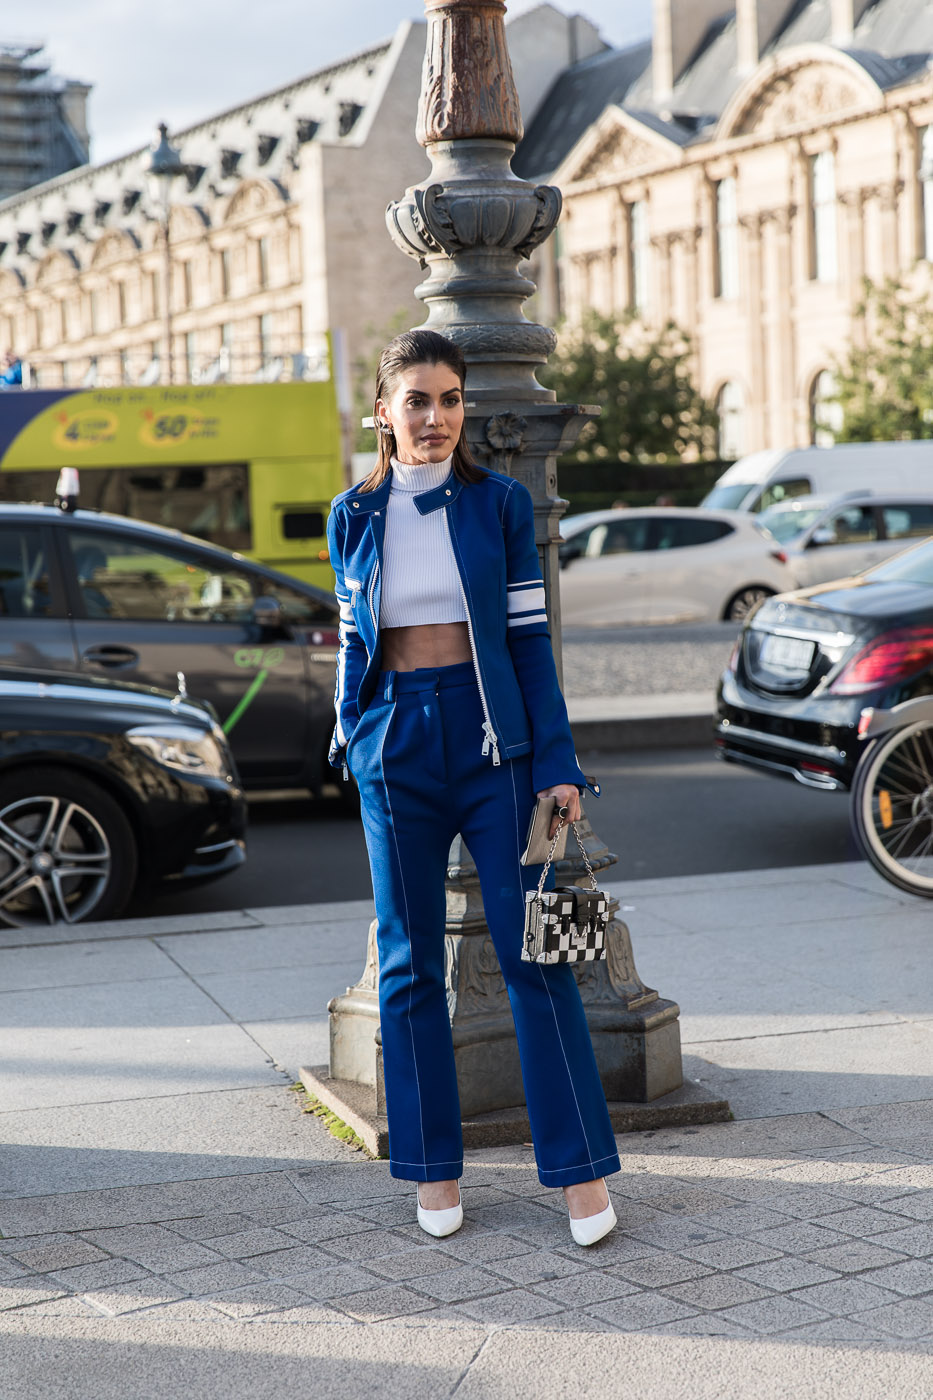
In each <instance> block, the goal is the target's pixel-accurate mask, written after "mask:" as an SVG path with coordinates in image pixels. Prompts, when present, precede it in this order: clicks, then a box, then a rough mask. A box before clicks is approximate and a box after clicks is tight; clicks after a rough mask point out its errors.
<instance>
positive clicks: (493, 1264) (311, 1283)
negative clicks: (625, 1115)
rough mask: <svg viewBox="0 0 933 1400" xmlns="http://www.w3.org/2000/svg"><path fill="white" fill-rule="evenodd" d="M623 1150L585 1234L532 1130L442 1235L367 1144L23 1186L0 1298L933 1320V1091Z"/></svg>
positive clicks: (73, 1306) (810, 1325)
mask: <svg viewBox="0 0 933 1400" xmlns="http://www.w3.org/2000/svg"><path fill="white" fill-rule="evenodd" d="M295 1111H296V1112H297V1107H296V1110H295ZM306 1122H307V1123H308V1127H309V1132H311V1133H312V1134H313V1133H316V1132H320V1131H322V1129H321V1128H320V1126H319V1125H318V1124H317V1123H316V1122H313V1123H312V1122H311V1121H310V1120H306ZM310 1145H311V1144H309V1146H310ZM620 1149H621V1152H622V1160H623V1171H622V1173H621V1174H620V1175H618V1176H616V1177H614V1178H613V1179H612V1182H611V1186H612V1194H613V1199H614V1202H615V1206H616V1211H617V1213H618V1216H619V1228H618V1229H617V1230H616V1231H615V1232H614V1233H613V1234H612V1235H611V1236H610V1237H609V1238H608V1239H607V1240H606V1241H605V1242H603V1243H601V1244H599V1245H597V1246H594V1247H593V1248H591V1249H588V1250H582V1249H580V1248H579V1247H578V1246H576V1245H574V1243H573V1242H572V1240H571V1238H570V1235H569V1231H568V1228H567V1224H566V1218H565V1214H564V1211H563V1208H562V1204H561V1199H560V1197H559V1196H558V1194H557V1193H555V1192H553V1191H549V1190H546V1189H545V1188H543V1187H541V1186H540V1185H539V1184H538V1182H537V1177H536V1175H535V1173H534V1170H533V1167H532V1164H531V1160H530V1157H531V1154H530V1151H529V1150H527V1149H522V1148H518V1149H507V1148H502V1149H496V1150H487V1151H482V1152H477V1153H473V1154H471V1155H470V1158H469V1161H468V1165H467V1169H466V1174H465V1177H464V1182H463V1200H464V1209H465V1212H466V1223H465V1225H464V1227H463V1229H462V1230H461V1231H460V1232H459V1233H458V1234H457V1235H455V1236H452V1237H450V1238H448V1239H446V1240H442V1241H432V1240H431V1239H430V1238H429V1237H428V1236H426V1235H425V1234H424V1233H423V1232H422V1231H421V1230H420V1229H419V1228H418V1226H417V1224H416V1223H415V1222H414V1220H413V1213H414V1210H413V1192H412V1190H411V1189H410V1188H409V1187H408V1186H407V1184H406V1183H402V1182H397V1181H393V1180H392V1179H391V1178H390V1176H389V1174H388V1171H387V1168H386V1166H385V1164H384V1163H377V1162H370V1161H364V1160H363V1159H362V1158H361V1157H357V1159H356V1160H349V1158H350V1153H349V1150H348V1151H347V1157H348V1160H347V1161H346V1162H345V1163H344V1164H339V1163H322V1164H321V1165H319V1166H312V1167H309V1168H307V1169H300V1170H294V1171H284V1172H270V1173H258V1174H251V1175H245V1176H240V1177H225V1178H220V1179H215V1180H201V1181H197V1182H175V1183H169V1184H165V1185H155V1186H145V1187H132V1188H116V1189H113V1190H109V1191H96V1192H77V1193H66V1194H63V1195H55V1196H50V1197H49V1196H47V1197H37V1198H26V1199H23V1200H21V1201H19V1202H16V1203H8V1204H7V1205H6V1206H5V1207H4V1220H5V1228H6V1236H5V1238H3V1239H2V1240H0V1308H3V1309H8V1310H15V1311H17V1312H18V1313H19V1314H20V1315H26V1314H28V1315H32V1316H37V1315H38V1316H44V1317H49V1316H51V1317H61V1318H64V1317H71V1318H74V1317H78V1316H83V1317H119V1316H123V1315H126V1314H129V1313H133V1314H136V1315H137V1316H141V1317H144V1318H146V1319H152V1318H158V1317H160V1316H162V1317H171V1318H173V1319H176V1320H178V1319H186V1320H192V1321H198V1322H202V1323H209V1322H220V1321H221V1320H223V1319H225V1318H226V1319H230V1318H233V1319H236V1320H238V1321H249V1320H251V1319H262V1320H263V1321H266V1322H268V1321H272V1320H274V1321H276V1322H279V1323H334V1324H337V1323H339V1324H356V1325H360V1324H365V1323H372V1322H378V1321H386V1320H389V1319H398V1320H400V1321H404V1322H405V1323H408V1324H412V1323H415V1322H417V1323H418V1324H419V1325H422V1326H430V1325H432V1324H444V1325H445V1326H450V1325H452V1324H453V1325H461V1326H471V1327H472V1326H476V1325H477V1324H480V1325H481V1326H482V1327H483V1328H486V1329H497V1328H502V1327H510V1328H514V1327H529V1326H530V1327H533V1328H536V1329H544V1330H552V1329H567V1328H570V1329H573V1330H575V1331H583V1332H587V1333H602V1332H607V1331H610V1332H638V1333H646V1332H648V1333H658V1334H661V1335H673V1336H689V1335H697V1334H699V1335H704V1336H722V1337H737V1338H754V1337H769V1338H772V1339H774V1338H782V1339H795V1340H808V1341H814V1340H819V1341H840V1342H846V1341H858V1342H860V1343H865V1342H868V1341H871V1342H874V1343H877V1344H879V1345H881V1346H891V1345H892V1344H896V1343H933V1102H927V1103H923V1104H919V1103H915V1104H906V1105H897V1106H893V1107H890V1108H889V1107H873V1108H870V1109H856V1110H850V1111H848V1112H840V1113H836V1114H833V1115H827V1114H821V1113H810V1114H799V1115H791V1116H788V1117H778V1118H763V1119H756V1120H753V1121H750V1122H736V1123H731V1124H720V1125H710V1126H708V1127H697V1128H681V1129H672V1130H666V1131H658V1132H655V1133H646V1134H638V1135H634V1136H631V1137H623V1138H621V1139H620ZM309 1155H313V1154H309Z"/></svg>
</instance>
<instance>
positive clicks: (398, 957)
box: [327, 330, 620, 1244]
mask: <svg viewBox="0 0 933 1400" xmlns="http://www.w3.org/2000/svg"><path fill="white" fill-rule="evenodd" d="M465 379H466V366H465V364H464V361H463V356H462V354H461V352H460V350H459V349H458V347H457V346H456V345H454V344H453V343H452V342H451V341H448V340H445V339H444V338H443V337H442V336H439V335H437V334H435V333H434V332H432V331H425V330H417V331H410V332H408V333H407V334H405V335H400V336H398V337H397V338H396V339H395V340H393V341H392V342H391V344H389V345H388V346H386V349H385V350H384V351H383V354H382V358H381V360H380V364H379V371H378V375H377V381H376V403H375V420H376V424H377V427H378V432H379V457H378V463H377V465H376V467H375V469H374V471H373V472H372V473H371V474H370V476H368V477H367V478H366V480H365V481H364V482H362V483H361V484H360V485H359V486H356V487H354V488H353V489H352V490H350V491H345V492H344V493H343V494H342V495H340V496H338V497H337V499H336V500H335V501H334V503H333V508H332V510H331V515H330V519H329V521H328V527H327V528H328V542H329V545H330V559H331V563H332V565H333V568H334V572H335V574H336V576H337V588H336V591H337V598H338V601H339V603H340V615H341V643H340V652H339V656H338V662H337V691H336V701H335V705H336V711H337V724H336V729H335V731H334V739H333V743H332V746H331V754H330V761H331V763H332V764H333V765H334V766H335V767H343V768H344V777H346V776H347V774H346V768H347V766H349V768H350V769H351V770H352V773H353V776H354V778H355V779H356V782H357V785H358V786H359V790H360V798H361V804H362V814H363V825H364V828H365V832H366V842H367V846H368V849H369V859H370V865H371V868H372V876H373V888H374V892H375V900H376V915H377V920H378V933H377V939H378V947H379V1006H380V1017H381V1027H382V1050H383V1065H384V1071H385V1088H386V1109H387V1113H388V1119H389V1156H390V1170H391V1172H392V1175H393V1176H396V1177H401V1178H403V1179H406V1180H409V1181H416V1182H419V1183H421V1185H420V1186H419V1188H418V1221H419V1223H420V1224H421V1226H422V1227H423V1228H424V1229H425V1230H427V1231H428V1233H429V1234H432V1235H437V1236H442V1235H447V1234H451V1233H452V1232H453V1231H454V1230H456V1229H459V1227H460V1224H461V1223H462V1220H463V1211H462V1207H461V1204H460V1192H459V1185H458V1178H459V1177H460V1175H461V1173H462V1170H463V1146H462V1141H461V1132H460V1108H459V1102H458V1097H457V1078H456V1072H455V1068H454V1054H453V1046H452V1040H451V1033H450V1022H449V1018H448V1011H447V1000H446V995H445V988H444V927H445V890H444V880H445V876H446V871H447V856H448V851H449V848H450V843H451V840H452V839H453V837H454V836H455V835H456V834H457V833H458V832H461V833H462V834H463V836H464V838H465V840H466V842H467V844H468V846H469V848H470V854H471V855H472V857H473V859H474V860H475V862H476V867H477V870H478V872H479V877H480V884H481V887H482V892H483V902H484V905H485V911H486V919H487V923H488V925H489V931H490V934H491V935H492V939H493V943H494V945H495V948H496V953H497V955H498V958H499V963H500V965H501V968H502V973H503V976H504V978H505V982H506V986H507V988H508V992H509V998H510V1000H511V1004H512V1014H513V1016H514V1019H515V1028H516V1034H517V1037H518V1044H519V1050H520V1053H521V1058H522V1074H523V1078H524V1083H525V1097H526V1101H527V1104H528V1112H529V1116H530V1119H531V1127H532V1137H533V1139H534V1145H535V1152H536V1157H537V1164H538V1173H539V1176H540V1178H541V1181H542V1182H543V1183H544V1184H545V1185H547V1186H555V1187H556V1186H560V1187H563V1190H564V1194H565V1196H566V1199H567V1203H568V1206H569V1212H570V1227H571V1232H572V1233H573V1236H574V1238H575V1239H576V1240H577V1241H578V1243H580V1244H593V1243H595V1241H596V1240H598V1239H601V1238H602V1236H603V1235H605V1234H606V1233H608V1231H609V1230H611V1229H612V1227H613V1225H614V1224H615V1214H614V1212H613V1209H612V1205H611V1203H610V1201H609V1193H608V1191H607V1189H606V1185H605V1181H604V1180H603V1178H604V1177H605V1176H606V1175H607V1174H608V1173H610V1172H615V1171H619V1170H620V1166H619V1158H618V1155H617V1153H616V1148H615V1139H614V1137H613V1133H612V1127H611V1125H610V1122H609V1114H608V1111H607V1109H606V1102H605V1099H604V1097H603V1093H602V1087H601V1085H600V1082H599V1075H598V1073H597V1069H596V1063H595V1059H594V1056H593V1049H592V1045H591V1043H590V1038H589V1032H588V1029H587V1025H586V1019H585V1016H584V1013H583V1007H582V1004H581V1001H580V996H579V992H578V990H577V985H576V981H575V979H574V976H573V973H572V971H571V969H570V967H569V965H568V964H566V963H564V964H556V965H550V966H542V965H540V964H538V963H528V962H523V961H522V959H521V948H522V930H523V927H524V903H525V890H526V889H529V888H531V887H532V886H534V885H536V884H537V881H538V877H539V875H540V867H537V868H533V867H532V868H527V867H522V866H521V865H520V863H519V858H520V855H521V852H522V850H523V848H524V844H525V843H524V836H525V834H526V832H527V829H528V823H529V819H530V815H531V811H532V808H533V806H534V802H535V797H536V794H537V796H539V797H540V796H545V795H553V796H554V797H555V798H556V799H557V803H558V805H560V806H564V807H566V809H567V815H568V817H569V819H570V820H571V821H573V820H575V819H576V818H577V817H579V816H580V812H581V808H580V792H581V790H582V789H583V788H584V787H585V786H586V779H585V777H584V776H583V773H582V772H581V771H580V767H579V765H578V763H577V760H576V756H575V754H574V749H573V740H572V738H571V735H570V728H569V725H568V721H567V710H566V706H565V705H564V700H563V697H562V695H561V693H560V689H559V687H558V684H557V674H556V670H555V667H554V657H553V653H552V651H551V643H550V637H549V634H548V630H547V617H546V614H545V611H544V587H543V584H542V582H541V575H540V571H539V565H538V552H537V548H536V545H535V537H534V517H533V510H532V502H531V497H530V495H529V493H528V491H527V490H526V489H525V487H524V486H521V485H520V484H519V483H518V482H517V481H514V480H513V479H512V478H511V477H507V476H501V475H499V474H498V473H496V472H487V471H484V470H483V469H481V468H480V467H478V466H476V465H475V463H474V462H473V461H472V458H471V456H470V452H469V449H468V447H467V445H466V442H465V440H464V437H463V423H464V403H463V395H464V383H465ZM555 820H556V819H555Z"/></svg>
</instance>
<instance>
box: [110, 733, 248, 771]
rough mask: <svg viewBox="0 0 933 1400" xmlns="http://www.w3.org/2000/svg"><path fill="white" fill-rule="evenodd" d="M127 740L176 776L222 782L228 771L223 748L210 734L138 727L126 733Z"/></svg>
mask: <svg viewBox="0 0 933 1400" xmlns="http://www.w3.org/2000/svg"><path fill="white" fill-rule="evenodd" d="M126 737H127V739H128V740H129V741H130V743H131V744H132V745H133V746H134V748H137V749H142V751H143V753H146V754H148V755H149V757H150V758H152V759H154V760H155V762H156V763H161V764H162V765H163V767H165V768H174V769H175V771H176V772H180V773H191V774H196V775H197V776H199V777H209V778H225V777H227V775H228V773H229V771H230V768H229V764H228V762H227V759H226V756H225V754H224V751H223V748H222V747H221V745H220V744H218V742H217V740H216V739H215V738H214V735H213V734H207V733H205V732H204V730H203V729H195V728H194V727H193V726H192V725H187V724H141V725H138V726H137V727H136V728H135V729H129V730H127V733H126Z"/></svg>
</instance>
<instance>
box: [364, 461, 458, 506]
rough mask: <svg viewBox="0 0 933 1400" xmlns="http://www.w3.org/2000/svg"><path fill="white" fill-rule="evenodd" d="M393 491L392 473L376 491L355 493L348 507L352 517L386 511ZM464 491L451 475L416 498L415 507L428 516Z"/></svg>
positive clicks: (447, 504) (448, 503)
mask: <svg viewBox="0 0 933 1400" xmlns="http://www.w3.org/2000/svg"><path fill="white" fill-rule="evenodd" d="M391 490H392V476H391V473H390V474H389V476H387V477H386V479H385V481H384V482H383V483H382V485H381V486H377V487H376V490H375V491H363V492H359V491H354V492H351V493H350V495H349V497H348V498H347V507H348V509H349V512H350V514H351V515H372V514H373V513H374V511H377V510H385V508H386V506H387V505H388V504H389V495H390V493H391ZM462 490H463V482H462V481H461V480H460V478H459V477H457V476H454V474H453V472H451V473H450V476H448V478H447V480H446V481H442V482H441V484H440V486H435V487H434V488H433V489H432V490H431V491H422V492H420V494H419V495H417V496H416V497H415V505H416V506H417V508H418V510H419V511H420V512H421V514H422V515H428V514H429V513H430V512H431V511H432V510H438V509H440V507H441V506H449V505H450V504H451V503H452V502H453V501H455V500H456V499H457V497H458V496H459V495H460V492H461V491H462Z"/></svg>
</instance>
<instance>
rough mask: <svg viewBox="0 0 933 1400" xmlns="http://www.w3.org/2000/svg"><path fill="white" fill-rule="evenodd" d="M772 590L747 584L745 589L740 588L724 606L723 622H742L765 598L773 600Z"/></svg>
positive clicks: (755, 584) (761, 585)
mask: <svg viewBox="0 0 933 1400" xmlns="http://www.w3.org/2000/svg"><path fill="white" fill-rule="evenodd" d="M773 597H774V589H773V588H765V587H764V585H763V584H757V583H753V584H749V586H748V587H747V588H740V589H739V591H738V593H735V594H733V596H732V597H731V598H730V599H729V601H728V603H727V604H726V607H725V611H724V612H723V615H722V620H723V622H744V621H745V619H746V618H747V617H748V615H749V613H750V612H751V611H752V609H753V608H757V606H758V604H759V603H762V602H764V600H765V598H773Z"/></svg>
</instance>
